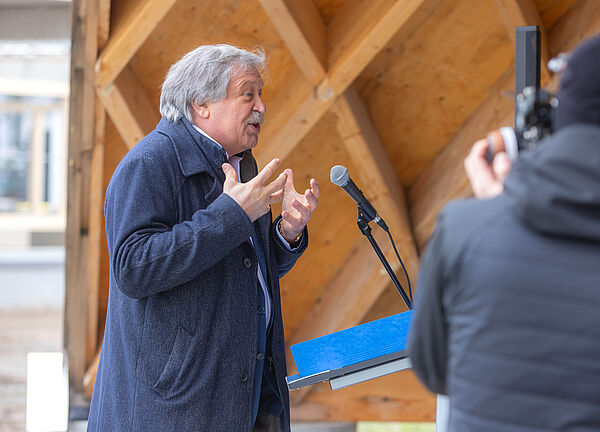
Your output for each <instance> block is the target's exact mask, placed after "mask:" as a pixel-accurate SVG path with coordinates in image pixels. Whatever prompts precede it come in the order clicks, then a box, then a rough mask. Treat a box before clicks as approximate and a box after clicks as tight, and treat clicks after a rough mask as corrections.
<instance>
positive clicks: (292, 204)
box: [280, 169, 321, 243]
mask: <svg viewBox="0 0 600 432" xmlns="http://www.w3.org/2000/svg"><path fill="white" fill-rule="evenodd" d="M284 173H285V174H287V180H286V182H285V186H284V188H283V191H284V192H283V202H282V204H281V222H280V224H281V225H280V227H281V235H282V236H283V238H284V239H286V240H287V241H288V242H290V243H291V242H293V241H294V239H295V238H296V237H298V235H300V233H301V232H302V230H303V229H304V227H305V226H306V224H307V223H308V220H309V219H310V216H311V215H312V212H313V211H315V208H317V205H318V204H319V200H318V198H319V194H320V193H321V192H320V189H319V183H317V181H316V180H315V179H311V180H310V189H306V190H305V191H304V195H300V194H299V193H298V192H296V189H294V173H293V172H292V170H291V169H286V170H285V171H284Z"/></svg>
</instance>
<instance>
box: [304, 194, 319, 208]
mask: <svg viewBox="0 0 600 432" xmlns="http://www.w3.org/2000/svg"><path fill="white" fill-rule="evenodd" d="M304 198H306V202H307V203H308V206H309V207H310V208H311V210H314V209H315V208H317V206H318V205H319V200H318V199H317V197H316V196H315V194H314V192H313V191H312V190H310V189H306V192H304Z"/></svg>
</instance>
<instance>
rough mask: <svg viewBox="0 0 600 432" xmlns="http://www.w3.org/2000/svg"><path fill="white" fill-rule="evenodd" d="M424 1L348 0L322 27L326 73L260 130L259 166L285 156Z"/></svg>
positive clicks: (280, 109)
mask: <svg viewBox="0 0 600 432" xmlns="http://www.w3.org/2000/svg"><path fill="white" fill-rule="evenodd" d="M428 3H429V0H405V1H402V0H372V1H364V0H352V1H350V2H348V3H347V4H346V5H345V6H344V8H343V9H342V10H341V11H340V12H339V13H338V14H339V15H338V16H336V18H334V20H333V21H332V22H331V23H330V25H329V27H328V44H329V50H328V62H329V68H328V72H327V75H326V76H325V78H323V80H322V81H321V83H320V84H319V85H318V86H317V87H316V88H315V90H314V91H310V89H309V90H308V91H307V89H306V88H303V87H300V88H299V90H298V92H299V93H300V94H301V97H300V98H298V97H297V96H296V95H294V96H289V97H286V99H291V100H298V99H300V100H301V102H299V103H298V104H297V105H291V106H290V105H289V104H283V103H282V106H280V107H277V108H276V109H275V111H276V112H277V121H273V120H271V121H272V122H273V123H274V124H278V125H279V124H281V127H279V128H277V129H268V130H265V135H264V136H263V138H261V140H262V141H263V143H264V144H261V148H260V152H259V153H258V154H257V159H258V162H259V165H260V166H264V165H265V164H266V163H268V161H269V160H270V159H271V158H273V157H274V156H277V157H279V158H281V159H283V158H285V157H286V156H287V155H288V154H290V153H291V152H292V150H293V149H294V148H295V147H296V145H297V144H298V142H300V140H301V139H302V138H303V137H304V136H305V135H306V134H307V133H308V131H310V129H312V127H313V126H314V125H315V124H316V123H317V122H318V121H319V119H321V117H322V116H323V115H324V114H325V113H326V112H327V110H328V109H329V107H330V106H331V105H332V104H333V102H334V101H335V99H336V97H337V96H339V95H340V94H342V93H343V92H344V91H345V90H346V88H347V87H348V86H349V85H350V84H351V83H352V81H353V80H354V79H355V78H356V77H357V76H358V74H360V72H361V71H362V70H363V69H364V68H365V67H366V66H367V65H368V64H369V62H370V61H371V60H372V59H373V58H374V57H375V56H376V55H377V53H379V51H380V50H381V49H383V47H384V46H385V45H386V44H387V43H388V41H389V40H390V39H391V37H392V36H393V35H394V34H395V33H396V32H398V31H399V30H400V29H401V28H402V27H403V26H404V25H406V24H407V22H408V21H409V20H410V18H411V17H412V16H413V14H414V13H415V12H416V11H417V10H418V9H419V8H420V7H422V6H423V5H426V4H428Z"/></svg>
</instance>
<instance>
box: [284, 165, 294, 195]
mask: <svg viewBox="0 0 600 432" xmlns="http://www.w3.org/2000/svg"><path fill="white" fill-rule="evenodd" d="M284 172H285V173H286V174H287V180H286V181H285V186H284V189H285V191H286V192H295V191H296V189H294V172H293V171H292V170H291V169H289V168H287V169H286V170H285V171H284Z"/></svg>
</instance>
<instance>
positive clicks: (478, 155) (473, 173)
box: [464, 131, 512, 198]
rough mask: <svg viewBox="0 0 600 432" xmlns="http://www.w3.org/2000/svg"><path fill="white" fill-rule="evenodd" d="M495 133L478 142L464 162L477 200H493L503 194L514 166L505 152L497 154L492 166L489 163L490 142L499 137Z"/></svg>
mask: <svg viewBox="0 0 600 432" xmlns="http://www.w3.org/2000/svg"><path fill="white" fill-rule="evenodd" d="M494 132H497V131H494ZM494 132H492V133H490V134H489V135H488V138H487V139H482V140H479V141H477V142H476V143H475V144H474V145H473V148H472V149H471V152H470V153H469V155H468V156H467V158H466V159H465V162H464V166H465V171H466V173H467V177H469V182H470V183H471V189H472V190H473V194H474V195H475V196H476V197H477V198H493V197H495V196H496V195H499V194H500V193H502V190H503V189H504V180H505V179H506V177H507V176H508V173H509V171H510V168H511V166H512V164H511V161H510V158H509V157H508V155H507V154H506V152H504V151H500V152H498V153H496V154H495V155H494V158H493V160H492V163H491V164H490V163H489V162H488V160H487V157H486V153H487V151H488V147H489V146H490V144H491V143H490V140H494V139H498V138H497V137H498V136H499V134H498V133H494ZM500 139H501V138H500ZM495 148H498V147H497V146H496V147H495Z"/></svg>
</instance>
